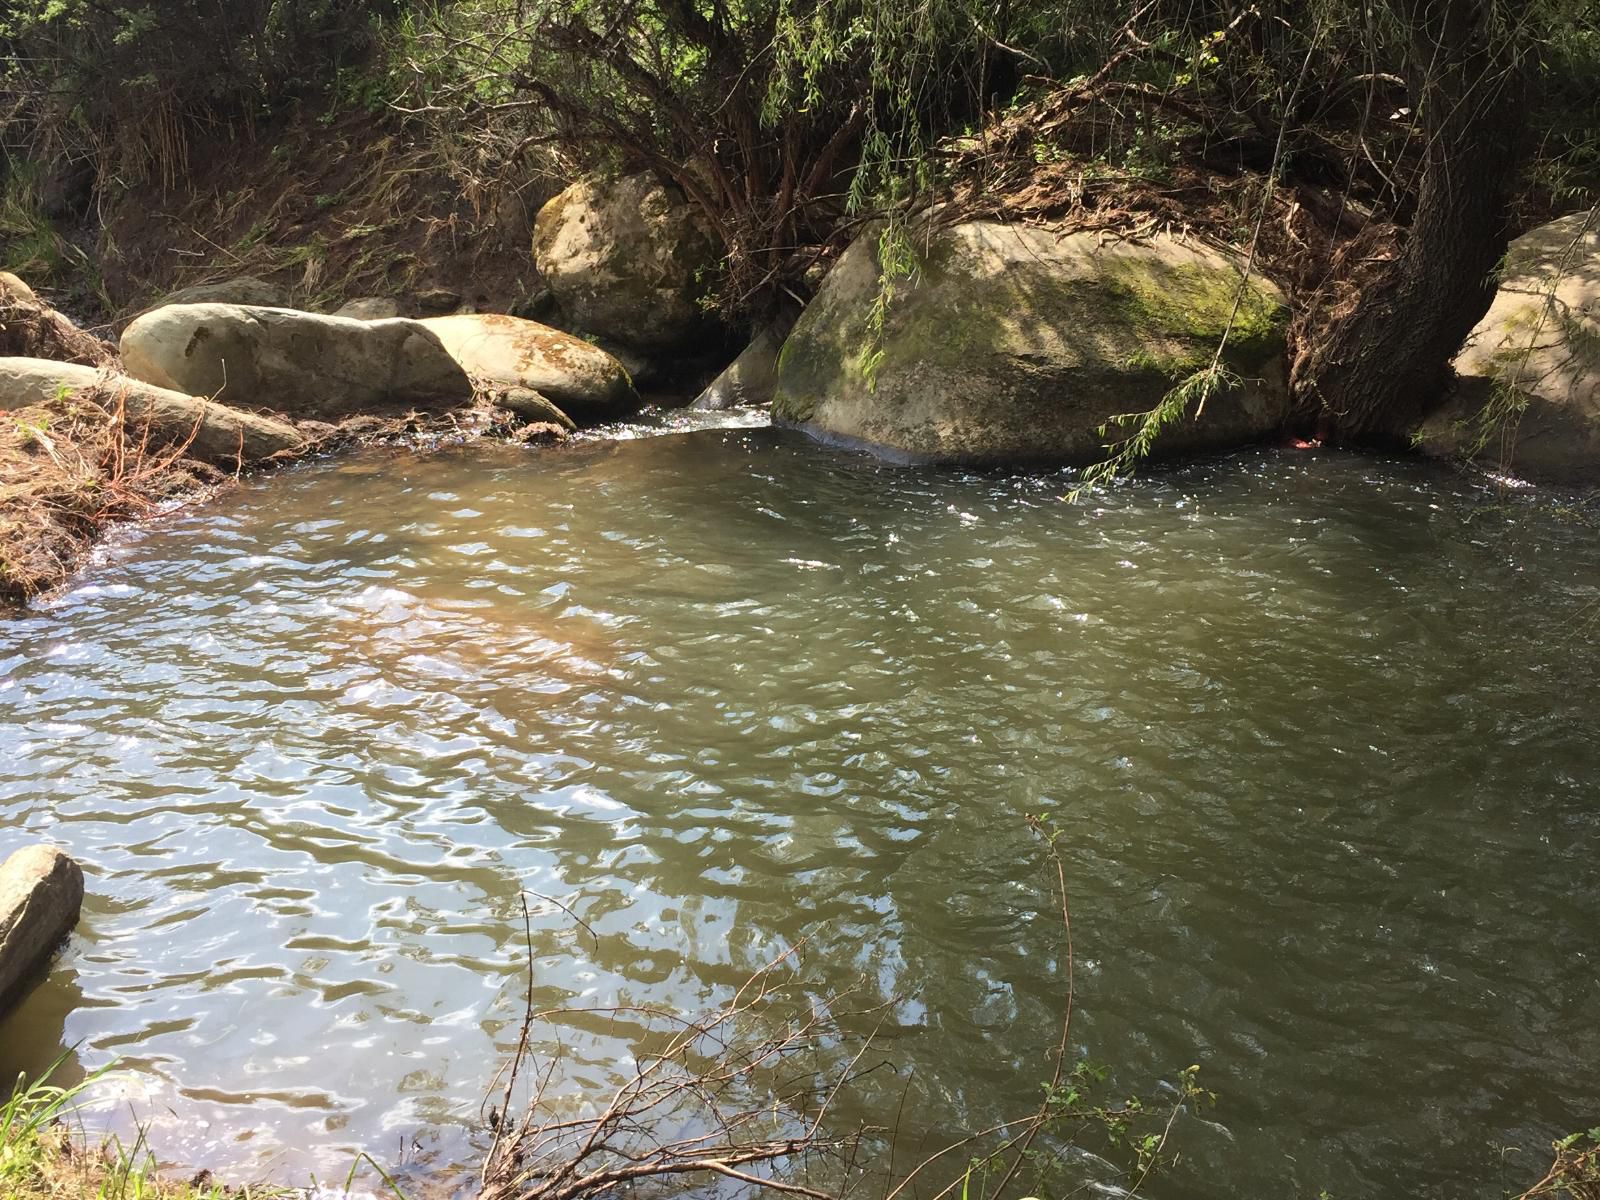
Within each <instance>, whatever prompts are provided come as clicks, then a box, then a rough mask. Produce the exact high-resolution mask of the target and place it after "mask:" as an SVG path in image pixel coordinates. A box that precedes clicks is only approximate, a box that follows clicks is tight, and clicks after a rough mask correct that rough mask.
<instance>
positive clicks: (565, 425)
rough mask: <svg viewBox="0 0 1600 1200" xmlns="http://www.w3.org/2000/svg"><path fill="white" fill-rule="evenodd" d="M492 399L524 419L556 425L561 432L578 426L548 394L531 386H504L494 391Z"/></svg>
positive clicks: (569, 430)
mask: <svg viewBox="0 0 1600 1200" xmlns="http://www.w3.org/2000/svg"><path fill="white" fill-rule="evenodd" d="M493 399H494V401H495V403H497V404H498V405H500V407H501V408H503V409H506V410H507V411H508V412H511V413H514V414H516V415H517V416H518V417H520V418H522V420H524V421H530V422H535V423H539V424H545V425H556V426H559V427H560V428H561V430H562V431H563V432H571V431H572V430H574V429H576V428H577V427H578V425H577V422H575V421H574V420H573V419H572V418H571V417H569V416H567V414H566V413H564V412H562V411H561V408H560V406H559V405H557V404H556V403H555V402H554V401H553V400H551V399H550V397H549V396H546V395H544V394H542V393H540V392H536V391H533V390H532V389H531V388H525V387H511V388H506V389H505V390H504V391H502V392H495V393H494V394H493Z"/></svg>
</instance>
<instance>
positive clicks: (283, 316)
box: [122, 304, 472, 420]
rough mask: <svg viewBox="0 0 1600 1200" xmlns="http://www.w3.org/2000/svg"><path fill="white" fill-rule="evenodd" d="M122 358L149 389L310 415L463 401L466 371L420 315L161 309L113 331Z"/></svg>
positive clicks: (467, 393) (468, 393) (330, 416)
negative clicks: (379, 317)
mask: <svg viewBox="0 0 1600 1200" xmlns="http://www.w3.org/2000/svg"><path fill="white" fill-rule="evenodd" d="M122 360H123V365H124V367H125V368H126V370H127V372H128V374H130V375H132V376H133V377H134V378H136V379H142V380H144V381H146V382H147V383H153V384H156V385H157V386H158V387H164V388H171V389H172V390H174V391H178V392H187V393H189V394H191V395H196V396H211V397H213V398H217V397H221V398H222V399H223V400H225V401H226V402H227V403H228V404H230V405H233V406H235V407H239V408H261V409H270V410H272V411H275V412H283V413H288V414H289V415H290V416H292V417H310V418H315V419H319V420H338V419H340V418H341V417H346V416H349V415H351V414H353V413H359V412H372V411H375V410H380V409H405V408H427V407H437V406H448V405H451V404H459V403H463V402H465V401H468V400H470V399H471V398H472V382H471V381H470V380H469V379H468V378H467V374H466V372H465V371H463V370H462V369H461V367H460V366H459V365H458V364H457V363H456V360H455V359H453V358H452V357H451V356H450V354H449V352H448V351H447V350H446V349H445V347H444V346H443V345H442V344H441V343H440V341H439V338H438V336H437V335H436V334H434V333H433V332H432V331H431V330H430V329H428V328H427V327H426V326H425V325H424V324H423V323H422V322H420V321H401V320H395V321H356V320H352V319H350V318H348V317H329V316H322V315H319V314H316V313H308V312H298V311H296V310H294V309H289V308H254V307H250V306H245V305H233V304H179V305H171V306H169V307H166V308H158V309H156V310H155V311H154V312H148V313H145V314H144V316H142V317H140V318H139V319H138V320H136V321H134V323H133V324H131V325H129V326H128V328H127V329H125V330H124V331H123V333H122Z"/></svg>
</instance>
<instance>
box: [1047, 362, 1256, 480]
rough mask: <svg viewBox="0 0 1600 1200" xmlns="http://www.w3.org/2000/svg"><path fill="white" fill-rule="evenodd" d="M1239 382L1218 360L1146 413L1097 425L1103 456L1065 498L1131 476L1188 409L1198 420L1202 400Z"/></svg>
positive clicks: (1189, 378) (1202, 369)
mask: <svg viewBox="0 0 1600 1200" xmlns="http://www.w3.org/2000/svg"><path fill="white" fill-rule="evenodd" d="M1240 383H1241V380H1240V379H1239V377H1238V376H1237V375H1235V374H1234V373H1233V372H1232V371H1230V370H1229V369H1228V368H1227V367H1226V366H1225V365H1224V364H1223V363H1221V362H1220V361H1218V362H1213V363H1212V364H1211V365H1210V366H1206V367H1202V368H1201V369H1200V370H1198V371H1196V372H1195V373H1194V374H1192V375H1190V376H1188V377H1187V378H1186V379H1183V380H1181V381H1180V382H1179V383H1177V384H1175V385H1174V386H1173V387H1172V389H1171V390H1170V391H1168V392H1167V394H1166V395H1165V396H1163V397H1162V398H1161V402H1160V403H1159V404H1157V405H1156V406H1155V407H1154V408H1152V409H1150V410H1149V411H1147V412H1139V413H1121V414H1119V415H1117V416H1115V417H1113V418H1111V420H1110V421H1108V422H1106V423H1105V424H1104V425H1102V426H1100V429H1099V431H1098V432H1099V434H1100V436H1101V437H1103V438H1106V439H1107V442H1106V451H1107V457H1106V458H1105V459H1103V460H1102V461H1100V462H1097V463H1095V464H1093V465H1092V466H1089V467H1086V468H1084V471H1083V474H1082V475H1080V476H1079V477H1078V482H1077V484H1076V485H1075V486H1074V487H1073V488H1072V489H1071V490H1070V491H1069V492H1068V493H1067V499H1068V500H1070V501H1072V502H1074V503H1076V502H1077V501H1079V500H1081V499H1083V497H1084V496H1086V495H1087V494H1088V493H1089V492H1091V491H1093V490H1094V489H1095V488H1096V487H1099V486H1102V485H1104V484H1107V483H1110V482H1111V481H1112V480H1113V479H1117V478H1120V477H1122V476H1126V475H1131V474H1133V472H1134V471H1135V470H1136V469H1137V468H1138V466H1139V464H1140V463H1142V462H1143V461H1144V460H1145V459H1147V458H1149V457H1150V451H1151V450H1152V449H1153V448H1154V446H1155V444H1156V439H1157V438H1158V437H1160V436H1161V433H1162V431H1163V430H1165V429H1168V428H1170V427H1171V426H1173V425H1175V424H1176V423H1177V422H1179V421H1181V420H1182V419H1183V418H1184V417H1185V416H1187V415H1189V412H1190V409H1191V408H1192V409H1193V410H1194V416H1195V418H1196V419H1199V417H1200V415H1201V413H1202V412H1203V410H1204V408H1205V405H1206V401H1207V400H1209V399H1210V398H1211V397H1213V396H1216V395H1220V394H1222V393H1224V392H1228V391H1231V390H1232V389H1234V388H1236V387H1238V386H1240ZM1114 427H1115V428H1116V429H1131V431H1132V432H1130V433H1128V434H1127V436H1126V437H1121V438H1118V437H1117V436H1116V435H1115V432H1114Z"/></svg>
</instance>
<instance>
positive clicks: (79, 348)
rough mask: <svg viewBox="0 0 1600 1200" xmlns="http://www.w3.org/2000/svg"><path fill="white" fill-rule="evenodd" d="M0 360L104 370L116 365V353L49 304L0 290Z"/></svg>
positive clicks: (1, 288) (0, 288)
mask: <svg viewBox="0 0 1600 1200" xmlns="http://www.w3.org/2000/svg"><path fill="white" fill-rule="evenodd" d="M0 356H5V357H8V358H12V357H14V358H48V359H53V360H54V361H56V362H70V363H82V364H83V365H84V366H87V367H104V366H108V365H110V364H111V363H114V362H115V361H116V359H117V352H116V351H115V350H113V349H112V348H111V346H110V345H108V344H107V343H105V342H102V341H101V340H100V339H99V338H97V337H95V336H94V335H93V334H90V333H85V332H84V331H83V330H81V329H79V328H78V327H77V326H76V325H74V324H73V323H72V322H71V321H69V320H67V318H66V317H64V316H62V315H61V314H60V313H58V312H57V311H56V310H55V309H53V308H51V307H50V306H49V305H48V304H45V303H43V302H41V301H39V300H37V299H36V298H34V297H31V296H21V295H18V294H15V293H13V292H9V291H7V290H5V289H4V288H3V287H0Z"/></svg>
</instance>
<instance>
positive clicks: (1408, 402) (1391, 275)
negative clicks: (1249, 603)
mask: <svg viewBox="0 0 1600 1200" xmlns="http://www.w3.org/2000/svg"><path fill="white" fill-rule="evenodd" d="M1491 7H1492V3H1491V0H1396V8H1397V9H1398V11H1399V15H1400V16H1401V17H1402V18H1404V19H1405V20H1406V21H1407V22H1408V27H1409V28H1410V30H1411V31H1412V44H1411V50H1410V59H1411V61H1410V66H1409V72H1408V74H1409V75H1410V80H1409V82H1410V84H1411V94H1412V96H1413V98H1414V104H1415V106H1416V111H1417V115H1418V126H1419V133H1420V135H1421V136H1422V137H1424V138H1425V139H1426V142H1425V145H1424V149H1423V153H1422V167H1421V179H1420V182H1419V185H1418V188H1417V202H1416V215H1415V218H1414V219H1413V221H1412V223H1411V225H1410V227H1409V228H1408V229H1407V230H1406V231H1405V233H1404V235H1403V239H1404V240H1403V242H1402V244H1401V248H1400V251H1399V253H1398V255H1396V256H1394V257H1393V258H1390V259H1388V260H1387V261H1383V262H1380V263H1377V264H1376V265H1375V266H1373V267H1371V268H1369V270H1368V272H1367V273H1366V274H1365V276H1364V277H1363V276H1360V275H1358V276H1357V277H1356V280H1355V282H1356V283H1357V287H1356V290H1355V292H1354V293H1353V296H1352V295H1349V294H1347V295H1346V297H1345V299H1344V300H1343V301H1342V302H1341V303H1340V304H1339V305H1338V308H1337V311H1331V312H1328V313H1325V314H1323V319H1324V323H1323V324H1322V325H1321V326H1320V328H1318V329H1316V331H1315V332H1314V333H1312V334H1311V335H1310V336H1309V337H1308V339H1307V341H1306V343H1305V345H1304V346H1303V348H1302V350H1301V352H1300V354H1299V355H1298V356H1297V360H1296V362H1295V363H1294V367H1293V372H1292V377H1291V384H1292V386H1293V388H1294V392H1295V396H1296V400H1297V402H1298V403H1299V405H1300V406H1301V408H1302V411H1309V412H1315V413H1316V414H1317V418H1318V423H1319V426H1320V431H1321V433H1322V434H1323V435H1324V436H1325V437H1331V438H1338V439H1343V440H1354V441H1359V440H1369V441H1370V440H1386V439H1394V438H1404V437H1405V436H1407V435H1408V434H1409V433H1410V431H1411V430H1412V429H1414V428H1415V427H1416V426H1417V424H1418V423H1419V422H1420V421H1421V419H1422V418H1423V417H1424V416H1425V415H1426V414H1427V413H1428V412H1429V411H1431V410H1432V409H1433V408H1434V407H1437V405H1438V404H1439V403H1440V402H1441V401H1442V400H1443V399H1444V395H1445V392H1446V390H1447V388H1448V386H1449V383H1450V379H1451V371H1450V360H1451V359H1452V358H1454V357H1455V355H1456V352H1457V351H1458V350H1459V349H1460V348H1461V343H1462V341H1463V340H1464V339H1465V337H1466V335H1467V334H1468V332H1470V331H1471V329H1472V327H1473V326H1474V325H1475V324H1477V322H1478V321H1479V320H1480V319H1481V318H1482V317H1483V314H1484V313H1485V312H1487V311H1488V308H1489V304H1490V302H1491V301H1492V300H1493V299H1494V291H1495V278H1494V276H1495V268H1496V267H1497V265H1498V264H1499V262H1500V259H1501V256H1502V255H1503V254H1504V253H1505V249H1506V246H1507V244H1508V243H1509V240H1510V235H1511V230H1510V226H1509V203H1510V199H1511V195H1512V191H1513V189H1514V187H1515V185H1516V183H1517V179H1518V176H1519V173H1520V170H1521V165H1522V161H1523V141H1524V138H1523V134H1524V131H1525V129H1526V125H1527V114H1528V99H1529V96H1528V92H1529V88H1530V86H1531V85H1530V82H1529V75H1530V74H1531V72H1529V71H1527V70H1526V69H1525V68H1524V66H1523V63H1522V61H1521V58H1520V53H1519V52H1520V50H1521V49H1522V48H1521V47H1520V46H1518V45H1517V44H1516V42H1517V39H1516V38H1515V37H1514V36H1512V34H1511V33H1510V32H1509V31H1507V30H1505V29H1502V28H1498V27H1496V26H1494V25H1493V24H1492V23H1491V21H1490V18H1489V12H1490V9H1491ZM1383 115H1385V116H1386V115H1387V114H1383ZM1358 270H1359V268H1358Z"/></svg>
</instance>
